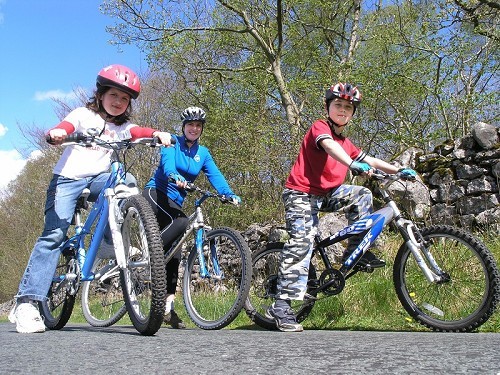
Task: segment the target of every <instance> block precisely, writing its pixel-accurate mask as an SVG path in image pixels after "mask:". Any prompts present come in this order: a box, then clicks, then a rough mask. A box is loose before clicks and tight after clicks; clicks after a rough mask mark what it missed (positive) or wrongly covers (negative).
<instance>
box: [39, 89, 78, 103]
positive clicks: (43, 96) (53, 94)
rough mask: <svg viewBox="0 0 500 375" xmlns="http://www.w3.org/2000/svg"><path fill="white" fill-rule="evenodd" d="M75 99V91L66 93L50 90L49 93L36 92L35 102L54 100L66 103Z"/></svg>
mask: <svg viewBox="0 0 500 375" xmlns="http://www.w3.org/2000/svg"><path fill="white" fill-rule="evenodd" d="M75 98H76V95H75V93H74V92H73V91H71V92H64V91H61V90H49V91H37V92H35V100H37V101H44V100H52V99H58V100H61V101H66V100H73V99H75Z"/></svg>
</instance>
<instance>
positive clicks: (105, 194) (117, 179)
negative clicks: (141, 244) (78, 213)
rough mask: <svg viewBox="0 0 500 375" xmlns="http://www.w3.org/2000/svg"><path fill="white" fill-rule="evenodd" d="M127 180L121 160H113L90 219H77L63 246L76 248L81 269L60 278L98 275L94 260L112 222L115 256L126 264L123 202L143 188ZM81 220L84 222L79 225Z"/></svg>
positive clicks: (122, 263) (122, 265)
mask: <svg viewBox="0 0 500 375" xmlns="http://www.w3.org/2000/svg"><path fill="white" fill-rule="evenodd" d="M124 181H125V168H124V165H123V164H122V163H120V162H119V161H113V162H112V164H111V174H110V176H109V178H108V180H107V181H106V183H105V185H104V187H103V188H102V190H101V192H100V193H99V196H98V198H97V200H96V201H95V203H94V204H93V206H92V210H91V211H90V213H89V215H88V217H87V219H86V220H85V222H84V223H83V225H81V224H80V223H75V224H76V225H75V234H74V235H73V236H72V237H71V238H68V239H67V240H66V241H65V242H64V243H63V245H62V247H61V250H62V252H64V251H65V250H70V249H74V250H75V251H76V253H77V260H78V269H77V270H74V271H75V272H70V273H68V274H66V275H61V276H60V278H61V279H64V280H67V281H72V280H74V279H76V278H79V281H91V280H93V279H94V277H95V275H94V274H93V273H92V272H91V270H92V266H93V264H94V261H95V259H96V257H97V252H98V250H99V246H100V244H101V241H102V239H103V237H104V232H105V230H106V224H108V223H109V227H110V230H111V236H112V239H113V245H114V249H115V256H116V260H117V264H118V266H119V267H120V268H122V269H123V268H125V267H126V259H125V251H124V248H123V241H122V237H121V234H120V229H119V224H120V223H119V220H120V215H121V211H120V208H119V202H120V201H121V200H122V199H124V198H127V197H129V196H131V195H134V194H138V193H139V190H138V189H137V188H136V187H134V188H129V187H127V186H126V185H124V184H123V182H124ZM96 220H97V225H96V227H95V231H94V232H93V235H92V239H91V241H90V245H89V247H88V249H86V248H85V238H86V236H87V235H88V234H92V226H93V225H94V223H95V222H96ZM79 224H80V225H79Z"/></svg>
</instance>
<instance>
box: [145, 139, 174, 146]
mask: <svg viewBox="0 0 500 375" xmlns="http://www.w3.org/2000/svg"><path fill="white" fill-rule="evenodd" d="M176 143H177V140H176V139H175V138H174V137H172V138H170V144H172V145H175V144H176ZM161 144H162V143H161V142H160V138H158V137H153V142H151V147H156V146H157V145H161Z"/></svg>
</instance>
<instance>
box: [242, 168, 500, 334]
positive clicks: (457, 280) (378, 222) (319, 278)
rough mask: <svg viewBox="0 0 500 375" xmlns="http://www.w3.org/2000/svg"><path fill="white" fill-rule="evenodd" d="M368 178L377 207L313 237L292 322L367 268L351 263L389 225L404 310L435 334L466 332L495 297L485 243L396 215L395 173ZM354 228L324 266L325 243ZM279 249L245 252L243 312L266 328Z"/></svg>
mask: <svg viewBox="0 0 500 375" xmlns="http://www.w3.org/2000/svg"><path fill="white" fill-rule="evenodd" d="M372 178H374V179H375V181H377V182H378V183H377V185H378V189H377V190H378V191H379V193H380V196H381V198H382V199H383V201H384V202H385V206H384V207H383V208H381V209H379V210H377V211H375V212H374V213H372V214H371V215H368V216H366V217H364V218H363V219H361V220H359V221H357V222H356V223H354V224H352V225H349V226H347V227H346V228H344V229H342V230H340V231H338V232H337V233H335V234H333V235H331V236H329V237H327V238H324V239H322V238H320V236H319V235H318V236H316V238H315V246H314V249H313V253H312V257H311V264H310V267H309V279H308V283H307V293H306V296H305V298H304V300H303V301H292V308H293V309H294V311H295V313H296V314H297V320H298V321H299V322H300V321H303V320H304V319H305V318H306V317H307V316H308V315H309V313H310V312H311V310H312V309H313V307H314V304H315V303H316V301H317V300H318V299H320V298H324V297H329V296H334V295H337V294H339V293H340V292H342V290H343V289H344V286H345V284H346V281H347V280H348V279H349V278H350V277H352V276H354V275H355V274H356V273H358V272H359V271H365V272H366V271H367V272H373V269H370V268H366V267H365V266H361V265H358V262H359V260H360V258H361V257H362V256H363V254H364V253H365V252H366V251H367V250H368V249H369V248H370V246H371V245H372V244H373V243H374V241H375V239H376V238H377V237H378V236H379V234H380V233H381V232H382V230H383V229H384V228H385V227H386V226H387V225H389V224H390V223H393V224H394V226H395V227H396V228H397V230H398V231H399V233H400V234H401V237H402V238H403V244H402V245H401V247H400V248H399V251H398V252H397V255H396V258H395V260H394V265H393V282H394V287H395V289H396V294H397V296H398V299H399V301H400V302H401V304H402V306H403V307H404V309H405V310H406V311H407V312H408V314H409V315H410V316H411V317H412V318H413V319H415V321H417V322H418V323H420V324H422V325H424V326H426V327H428V328H431V329H433V330H435V331H445V332H464V331H472V330H474V329H476V328H477V327H479V326H480V325H482V324H483V323H485V322H486V321H487V320H488V318H489V317H490V316H491V315H492V314H493V312H494V310H495V307H496V305H497V303H498V301H499V300H500V276H499V272H498V269H497V266H496V264H495V260H494V258H493V255H492V254H491V252H490V251H489V250H488V248H487V247H486V246H485V245H484V244H483V243H482V242H481V241H480V240H479V239H477V238H476V237H474V236H473V235H472V234H470V233H468V232H466V231H465V230H463V229H460V228H456V227H452V226H446V225H435V226H429V227H426V228H423V229H418V228H417V226H416V225H415V223H413V222H412V221H410V220H407V219H405V218H403V217H402V215H401V212H400V210H399V208H398V207H397V205H396V203H395V201H394V200H393V198H392V197H391V196H390V193H389V189H388V187H389V185H390V184H392V183H394V182H395V181H398V180H400V179H402V178H403V176H401V175H399V174H395V175H388V174H386V173H384V172H382V171H375V173H374V174H373V176H372ZM360 233H363V234H364V237H363V240H362V242H361V243H360V244H359V246H358V247H357V248H356V250H355V251H354V252H353V253H352V254H351V255H350V256H349V257H348V258H347V259H346V260H345V261H344V262H343V263H342V264H340V265H337V264H335V265H334V264H332V262H331V261H330V259H329V257H328V254H327V247H328V246H331V245H333V244H335V243H338V242H340V241H343V240H346V239H347V238H349V237H350V236H352V235H354V234H360ZM283 246H284V244H283V243H269V244H268V245H267V246H266V247H265V248H263V249H261V250H259V251H257V252H256V253H254V254H253V257H252V262H253V277H252V287H251V289H250V293H249V297H248V299H247V301H246V303H245V310H246V312H247V314H248V316H249V317H250V318H251V319H252V320H253V321H254V322H255V323H256V324H258V325H259V326H261V327H264V328H267V329H270V330H274V329H276V325H275V322H274V320H272V319H269V318H267V317H266V314H265V313H266V310H267V309H268V307H269V306H270V305H271V304H272V303H273V301H274V298H275V296H276V287H277V277H278V270H279V265H280V256H281V253H282V250H283Z"/></svg>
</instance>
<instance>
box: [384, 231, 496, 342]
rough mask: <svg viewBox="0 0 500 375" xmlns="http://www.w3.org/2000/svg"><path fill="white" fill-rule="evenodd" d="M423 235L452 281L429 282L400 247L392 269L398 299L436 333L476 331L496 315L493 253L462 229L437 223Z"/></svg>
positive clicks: (405, 249) (406, 248) (404, 247)
mask: <svg viewBox="0 0 500 375" xmlns="http://www.w3.org/2000/svg"><path fill="white" fill-rule="evenodd" d="M421 233H422V235H423V237H424V238H425V240H426V241H428V242H429V244H430V252H431V254H432V256H433V257H434V259H435V260H436V262H437V264H438V265H439V267H440V268H441V269H442V270H443V271H445V272H446V273H447V274H449V276H450V281H449V282H443V283H440V284H435V283H429V282H428V281H427V279H426V278H425V276H424V274H423V273H422V271H421V270H420V268H419V267H418V265H417V263H416V261H415V259H414V257H413V256H412V255H411V252H410V249H409V248H408V247H407V246H406V245H402V246H401V247H400V249H399V251H398V253H397V255H396V259H395V261H394V270H393V280H394V286H395V288H396V293H397V296H398V298H399V301H400V302H401V304H402V305H403V307H404V309H405V310H406V311H407V312H408V314H409V315H410V316H411V317H412V318H413V319H415V321H417V322H418V323H420V324H422V325H424V326H426V327H428V328H430V329H432V330H434V331H442V332H470V331H473V330H475V329H476V328H478V327H479V326H481V325H482V324H483V323H485V322H486V321H487V320H488V318H489V317H490V316H491V315H492V314H493V312H494V311H495V307H496V305H497V303H498V301H499V299H500V278H499V272H498V269H497V267H496V264H495V260H494V258H493V256H492V254H491V253H490V251H489V250H488V249H487V248H486V246H485V245H484V244H483V243H482V242H481V241H480V240H479V239H477V238H476V237H474V236H473V235H471V234H470V233H467V232H465V231H464V230H462V229H460V228H456V227H451V226H447V225H436V226H431V227H428V228H424V229H423V230H422V231H421Z"/></svg>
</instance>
